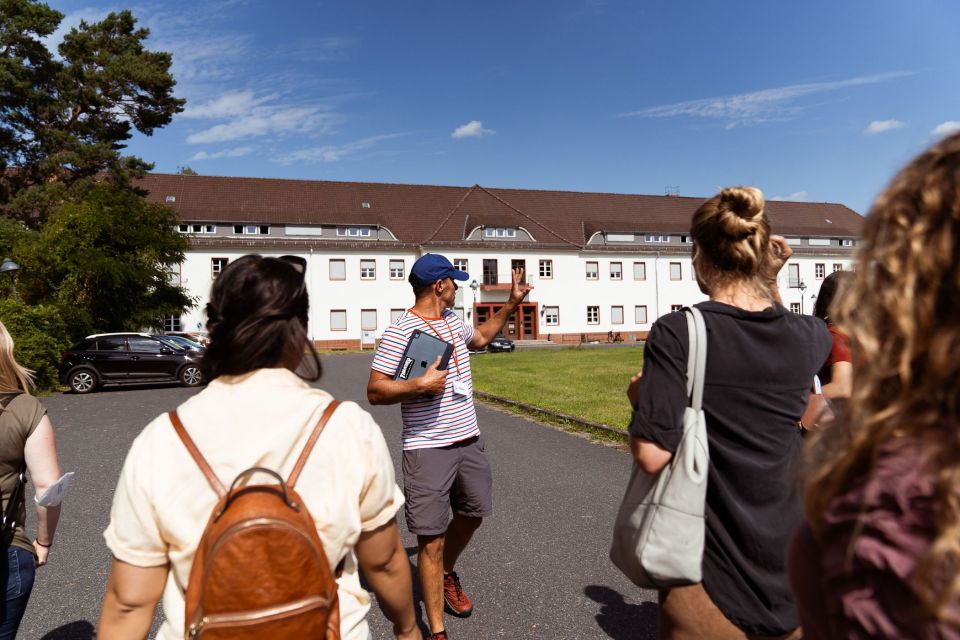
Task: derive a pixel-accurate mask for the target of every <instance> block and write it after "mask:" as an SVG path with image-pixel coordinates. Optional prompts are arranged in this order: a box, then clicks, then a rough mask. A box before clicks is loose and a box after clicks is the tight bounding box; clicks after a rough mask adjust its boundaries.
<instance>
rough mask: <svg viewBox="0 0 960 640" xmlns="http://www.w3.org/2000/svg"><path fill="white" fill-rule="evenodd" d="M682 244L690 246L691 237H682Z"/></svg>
mask: <svg viewBox="0 0 960 640" xmlns="http://www.w3.org/2000/svg"><path fill="white" fill-rule="evenodd" d="M680 242H682V243H683V244H690V242H691V238H690V236H680Z"/></svg>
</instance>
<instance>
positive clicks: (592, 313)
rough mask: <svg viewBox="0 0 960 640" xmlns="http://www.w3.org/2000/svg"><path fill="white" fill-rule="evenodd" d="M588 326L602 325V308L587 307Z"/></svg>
mask: <svg viewBox="0 0 960 640" xmlns="http://www.w3.org/2000/svg"><path fill="white" fill-rule="evenodd" d="M587 324H600V307H587Z"/></svg>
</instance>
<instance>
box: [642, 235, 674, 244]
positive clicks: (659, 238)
mask: <svg viewBox="0 0 960 640" xmlns="http://www.w3.org/2000/svg"><path fill="white" fill-rule="evenodd" d="M643 239H644V240H646V241H647V242H659V243H663V242H670V236H668V235H666V234H662V233H648V234H647V235H645V236H644V237H643Z"/></svg>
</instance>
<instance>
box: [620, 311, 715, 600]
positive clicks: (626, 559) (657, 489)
mask: <svg viewBox="0 0 960 640" xmlns="http://www.w3.org/2000/svg"><path fill="white" fill-rule="evenodd" d="M684 312H685V313H686V315H687V329H688V331H687V332H688V333H689V335H690V349H689V351H690V354H689V357H688V359H687V397H688V399H689V402H688V405H687V408H686V409H685V410H684V412H683V437H682V439H681V440H680V446H679V447H677V451H676V452H675V453H674V455H673V458H671V460H670V462H669V464H667V466H666V467H664V468H663V470H661V471H660V473H658V474H656V475H649V474H647V473H645V472H644V471H643V470H642V469H641V468H640V466H639V465H637V464H636V463H634V465H633V472H632V473H631V475H630V482H629V484H628V485H627V492H626V494H625V495H624V496H623V503H622V504H621V505H620V512H619V513H618V514H617V521H616V524H615V525H614V529H613V545H612V546H611V547H610V559H611V560H612V561H613V563H614V564H615V565H616V566H617V568H619V569H620V570H621V571H622V572H623V573H624V574H625V575H626V576H627V577H628V578H630V580H632V581H633V583H634V584H636V585H637V586H639V587H643V588H647V589H657V588H664V587H674V586H680V585H685V584H695V583H697V582H700V580H701V564H702V562H703V541H704V520H703V510H704V503H705V502H706V498H707V467H708V466H709V463H710V452H709V448H708V445H707V424H706V420H705V418H704V415H703V378H704V373H705V369H706V363H707V330H706V327H705V325H704V323H703V315H701V313H700V310H699V309H697V308H695V307H686V308H684Z"/></svg>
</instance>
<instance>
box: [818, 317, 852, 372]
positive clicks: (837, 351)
mask: <svg viewBox="0 0 960 640" xmlns="http://www.w3.org/2000/svg"><path fill="white" fill-rule="evenodd" d="M827 329H829V330H830V338H831V339H832V340H833V345H832V346H831V347H830V356H829V357H828V358H827V361H826V362H824V363H823V366H822V367H820V372H819V373H818V374H817V375H818V376H819V378H820V383H821V384H829V383H830V381H831V380H832V379H833V370H832V369H831V367H833V363H835V362H853V358H852V357H851V355H850V338H848V337H847V334H845V333H844V332H843V331H840V329H837V327H836V326H835V325H833V324H830V323H829V322H828V323H827Z"/></svg>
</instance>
